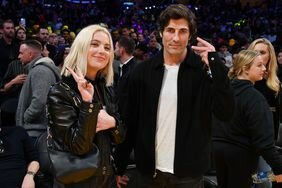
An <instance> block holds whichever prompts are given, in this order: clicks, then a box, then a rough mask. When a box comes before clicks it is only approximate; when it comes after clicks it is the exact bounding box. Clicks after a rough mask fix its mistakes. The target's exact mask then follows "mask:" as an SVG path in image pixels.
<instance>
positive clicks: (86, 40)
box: [61, 25, 114, 86]
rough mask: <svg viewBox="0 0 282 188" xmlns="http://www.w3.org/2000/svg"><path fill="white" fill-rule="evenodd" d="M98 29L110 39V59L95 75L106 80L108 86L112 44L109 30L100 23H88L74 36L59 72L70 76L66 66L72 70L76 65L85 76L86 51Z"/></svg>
mask: <svg viewBox="0 0 282 188" xmlns="http://www.w3.org/2000/svg"><path fill="white" fill-rule="evenodd" d="M98 31H102V32H104V33H105V34H106V35H107V36H108V37H109V40H110V59H109V62H108V64H107V65H106V67H105V68H103V69H102V70H100V71H99V72H98V74H97V76H102V77H104V78H105V80H106V85H107V86H110V85H112V83H113V60H114V46H113V41H112V37H111V34H110V32H109V31H108V30H107V29H106V28H105V27H102V26H100V25H89V26H87V27H85V28H83V29H82V30H81V31H80V32H79V33H78V35H77V36H76V38H75V39H74V41H73V43H72V45H71V48H70V52H69V54H68V55H67V57H66V58H65V61H64V65H63V68H62V72H61V74H62V75H64V76H70V72H69V71H68V70H67V69H66V67H70V68H72V69H73V70H75V69H76V67H78V68H79V69H80V70H81V72H82V74H83V75H84V76H85V75H86V73H87V53H88V51H89V48H90V44H91V40H92V38H93V36H94V34H95V33H96V32H98Z"/></svg>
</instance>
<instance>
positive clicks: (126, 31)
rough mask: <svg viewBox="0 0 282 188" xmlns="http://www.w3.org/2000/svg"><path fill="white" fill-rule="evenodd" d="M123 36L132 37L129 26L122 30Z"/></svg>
mask: <svg viewBox="0 0 282 188" xmlns="http://www.w3.org/2000/svg"><path fill="white" fill-rule="evenodd" d="M121 36H124V37H130V29H129V27H127V26H124V27H122V28H121Z"/></svg>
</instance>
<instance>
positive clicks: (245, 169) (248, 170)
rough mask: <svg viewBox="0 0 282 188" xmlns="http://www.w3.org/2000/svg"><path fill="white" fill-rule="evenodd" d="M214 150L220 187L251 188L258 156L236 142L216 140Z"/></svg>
mask: <svg viewBox="0 0 282 188" xmlns="http://www.w3.org/2000/svg"><path fill="white" fill-rule="evenodd" d="M213 149H214V150H213V152H214V157H215V164H216V175H217V182H218V187H219V188H239V187H240V188H251V187H252V178H251V175H252V174H253V173H255V172H256V169H257V165H258V156H257V155H255V154H254V153H252V152H250V151H248V150H247V149H244V148H241V147H239V146H236V145H234V144H229V143H225V142H219V141H214V142H213Z"/></svg>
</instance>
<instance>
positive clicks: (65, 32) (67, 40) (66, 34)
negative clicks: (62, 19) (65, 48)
mask: <svg viewBox="0 0 282 188" xmlns="http://www.w3.org/2000/svg"><path fill="white" fill-rule="evenodd" d="M61 36H62V37H63V38H64V39H65V44H66V45H71V44H72V39H71V36H70V30H69V29H67V28H63V29H62V30H61Z"/></svg>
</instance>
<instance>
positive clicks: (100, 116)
mask: <svg viewBox="0 0 282 188" xmlns="http://www.w3.org/2000/svg"><path fill="white" fill-rule="evenodd" d="M113 58H114V47H113V43H112V38H111V35H110V33H109V31H108V30H107V29H106V28H104V27H101V26H100V25H90V26H88V27H85V28H84V29H82V30H81V31H80V32H79V33H78V35H77V37H76V38H75V40H74V42H73V44H72V46H71V49H70V52H69V54H68V56H67V57H66V58H65V62H64V65H63V67H62V73H61V74H62V81H61V82H59V83H57V84H56V85H55V86H54V87H52V88H51V90H50V92H49V97H48V111H49V114H50V115H49V122H50V121H52V123H51V124H50V130H51V133H52V136H53V140H55V142H56V143H57V145H58V146H59V147H61V149H64V150H67V151H69V152H72V153H73V154H76V155H83V154H87V153H88V152H89V151H90V150H91V149H92V146H93V143H95V144H96V145H97V147H98V148H99V150H100V154H101V159H102V162H101V167H100V169H101V170H100V173H99V174H97V175H96V176H94V177H92V178H89V179H87V180H85V181H83V182H79V183H76V184H71V185H65V186H64V187H68V188H69V187H71V188H76V187H77V188H84V187H99V188H108V187H110V186H111V183H112V181H113V168H112V166H111V157H110V156H111V151H112V149H111V146H112V144H111V143H112V142H113V143H120V142H121V140H122V137H123V129H122V126H121V123H120V121H119V116H118V114H117V108H116V105H115V104H114V102H113V93H112V87H111V85H112V82H113V69H112V63H113ZM72 93H73V94H74V95H75V99H76V100H74V96H73V94H72ZM102 106H103V108H102ZM56 186H57V187H58V186H59V183H57V185H56ZM60 186H63V185H60ZM60 186H59V187H60Z"/></svg>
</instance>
